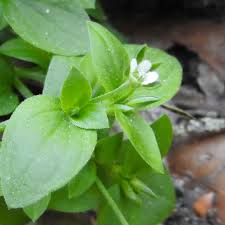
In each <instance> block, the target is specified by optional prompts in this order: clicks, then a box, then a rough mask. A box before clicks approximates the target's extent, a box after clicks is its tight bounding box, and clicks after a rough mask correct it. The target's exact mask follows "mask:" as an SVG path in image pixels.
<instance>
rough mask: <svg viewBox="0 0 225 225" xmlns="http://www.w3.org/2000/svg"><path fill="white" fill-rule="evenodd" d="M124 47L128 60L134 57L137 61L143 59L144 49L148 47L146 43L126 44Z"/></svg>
mask: <svg viewBox="0 0 225 225" xmlns="http://www.w3.org/2000/svg"><path fill="white" fill-rule="evenodd" d="M124 47H125V49H126V50H127V53H128V55H129V58H130V60H132V59H133V58H136V59H137V62H138V63H140V62H141V61H142V60H143V58H144V55H145V51H146V50H147V49H148V47H147V45H134V44H132V45H129V44H126V45H124Z"/></svg>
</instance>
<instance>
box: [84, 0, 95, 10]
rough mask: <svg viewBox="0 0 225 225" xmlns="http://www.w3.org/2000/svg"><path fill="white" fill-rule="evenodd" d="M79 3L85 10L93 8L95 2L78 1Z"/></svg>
mask: <svg viewBox="0 0 225 225" xmlns="http://www.w3.org/2000/svg"><path fill="white" fill-rule="evenodd" d="M80 3H81V5H82V6H83V7H84V8H85V9H93V8H95V0H80Z"/></svg>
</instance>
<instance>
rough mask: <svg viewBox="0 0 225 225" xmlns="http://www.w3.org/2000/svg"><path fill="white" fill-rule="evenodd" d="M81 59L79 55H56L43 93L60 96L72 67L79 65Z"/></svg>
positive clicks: (50, 66)
mask: <svg viewBox="0 0 225 225" xmlns="http://www.w3.org/2000/svg"><path fill="white" fill-rule="evenodd" d="M80 60H81V59H80V58H78V57H64V56H54V57H53V58H52V61H51V63H50V65H49V69H48V73H47V76H46V79H45V83H44V89H43V94H44V95H50V96H57V97H59V96H60V94H61V90H62V87H63V84H64V81H65V80H66V79H67V77H68V75H69V74H70V72H71V69H72V67H73V66H78V65H79V63H80Z"/></svg>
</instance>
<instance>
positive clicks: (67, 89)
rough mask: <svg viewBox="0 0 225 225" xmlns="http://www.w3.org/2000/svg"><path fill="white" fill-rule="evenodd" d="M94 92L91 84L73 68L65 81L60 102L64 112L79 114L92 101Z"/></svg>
mask: <svg viewBox="0 0 225 225" xmlns="http://www.w3.org/2000/svg"><path fill="white" fill-rule="evenodd" d="M91 95H92V90H91V86H90V84H89V82H88V81H87V80H86V79H85V77H84V76H83V74H82V73H81V72H80V71H79V70H77V69H76V68H72V70H71V71H70V74H69V75H68V77H67V79H66V80H65V82H64V84H63V87H62V91H61V96H60V101H61V106H62V109H63V110H64V112H67V113H68V112H72V111H73V110H76V112H78V111H79V110H80V109H81V108H82V107H83V106H85V105H86V104H87V103H88V102H89V101H90V99H91Z"/></svg>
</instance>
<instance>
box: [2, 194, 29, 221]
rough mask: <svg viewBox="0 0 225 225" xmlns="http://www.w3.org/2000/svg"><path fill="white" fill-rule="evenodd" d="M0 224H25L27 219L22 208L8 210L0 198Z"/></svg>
mask: <svg viewBox="0 0 225 225" xmlns="http://www.w3.org/2000/svg"><path fill="white" fill-rule="evenodd" d="M0 215H1V216H0V224H1V225H25V224H27V222H28V221H29V219H28V218H27V217H26V215H25V214H24V213H23V211H22V210H9V209H8V208H7V206H6V204H5V202H4V200H3V198H0Z"/></svg>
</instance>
